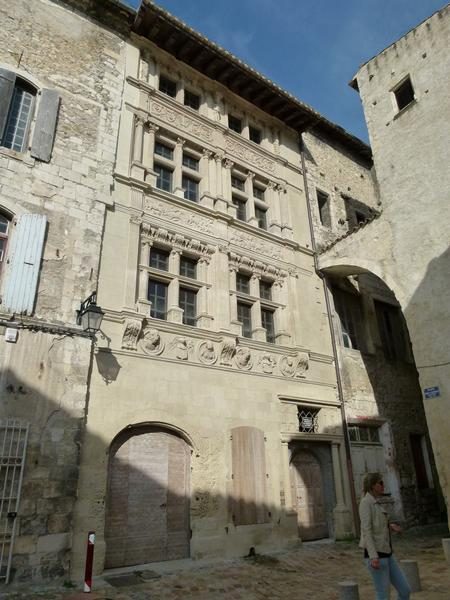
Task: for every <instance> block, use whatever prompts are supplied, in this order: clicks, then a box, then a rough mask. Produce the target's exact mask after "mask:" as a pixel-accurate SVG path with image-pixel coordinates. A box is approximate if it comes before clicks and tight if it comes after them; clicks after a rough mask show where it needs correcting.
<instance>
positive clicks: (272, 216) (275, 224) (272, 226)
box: [266, 181, 281, 235]
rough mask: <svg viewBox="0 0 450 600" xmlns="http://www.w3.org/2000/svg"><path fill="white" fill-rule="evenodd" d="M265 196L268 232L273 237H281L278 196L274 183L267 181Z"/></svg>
mask: <svg viewBox="0 0 450 600" xmlns="http://www.w3.org/2000/svg"><path fill="white" fill-rule="evenodd" d="M266 194H267V204H268V205H269V219H268V220H269V223H268V225H269V231H270V233H273V234H275V235H281V214H280V196H279V193H278V192H277V191H276V183H274V182H273V181H269V184H268V186H267V189H266Z"/></svg>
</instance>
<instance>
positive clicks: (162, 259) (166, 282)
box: [139, 224, 214, 327]
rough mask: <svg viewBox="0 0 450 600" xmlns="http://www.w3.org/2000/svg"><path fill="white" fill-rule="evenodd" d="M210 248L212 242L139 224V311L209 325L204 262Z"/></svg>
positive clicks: (174, 320) (207, 258)
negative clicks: (140, 234)
mask: <svg viewBox="0 0 450 600" xmlns="http://www.w3.org/2000/svg"><path fill="white" fill-rule="evenodd" d="M213 252H214V248H213V247H212V246H208V245H206V244H202V243H201V242H199V241H198V240H192V239H190V238H185V237H183V236H182V235H180V234H178V233H177V234H175V233H171V232H168V231H167V230H165V229H159V228H157V227H152V226H150V225H146V224H145V225H142V239H141V259H140V265H139V269H140V283H139V303H140V304H141V305H142V308H141V311H142V312H146V310H148V311H149V314H150V316H151V317H154V318H159V319H167V320H168V321H172V322H175V323H179V324H184V325H191V326H192V325H194V326H195V325H196V326H199V327H210V326H211V323H212V316H211V315H210V314H209V312H208V302H207V299H208V296H207V293H206V291H207V288H208V287H210V286H209V284H208V281H207V280H208V265H209V262H210V258H211V255H212V254H213ZM148 304H150V307H148ZM147 314H148V313H147Z"/></svg>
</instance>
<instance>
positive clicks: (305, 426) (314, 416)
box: [297, 406, 319, 433]
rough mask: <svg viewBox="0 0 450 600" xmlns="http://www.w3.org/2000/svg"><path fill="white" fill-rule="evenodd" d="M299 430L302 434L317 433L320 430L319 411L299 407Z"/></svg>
mask: <svg viewBox="0 0 450 600" xmlns="http://www.w3.org/2000/svg"><path fill="white" fill-rule="evenodd" d="M297 411H298V429H299V431H301V432H302V433H317V431H318V429H319V409H318V408H306V407H304V406H298V407H297Z"/></svg>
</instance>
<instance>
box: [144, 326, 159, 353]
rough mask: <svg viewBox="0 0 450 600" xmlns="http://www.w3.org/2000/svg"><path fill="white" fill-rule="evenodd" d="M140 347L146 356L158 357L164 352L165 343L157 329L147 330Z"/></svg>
mask: <svg viewBox="0 0 450 600" xmlns="http://www.w3.org/2000/svg"><path fill="white" fill-rule="evenodd" d="M140 346H141V348H142V350H143V352H145V354H150V355H153V356H157V355H158V354H162V352H163V351H164V342H163V341H162V339H161V336H160V334H159V331H158V330H157V329H153V328H152V329H146V330H145V331H144V335H143V337H142V339H141V342H140Z"/></svg>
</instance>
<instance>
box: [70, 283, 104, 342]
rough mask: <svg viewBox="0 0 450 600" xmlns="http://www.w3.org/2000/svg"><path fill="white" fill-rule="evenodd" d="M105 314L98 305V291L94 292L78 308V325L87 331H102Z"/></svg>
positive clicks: (94, 332)
mask: <svg viewBox="0 0 450 600" xmlns="http://www.w3.org/2000/svg"><path fill="white" fill-rule="evenodd" d="M104 314H105V313H104V312H103V310H102V309H101V308H100V306H97V292H92V294H91V295H90V296H89V298H86V300H84V302H82V303H81V305H80V309H79V310H77V325H81V327H82V328H83V331H86V332H87V333H92V334H96V333H97V332H98V331H100V327H101V324H102V319H103V316H104Z"/></svg>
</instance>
